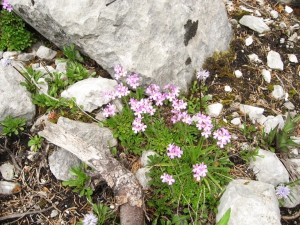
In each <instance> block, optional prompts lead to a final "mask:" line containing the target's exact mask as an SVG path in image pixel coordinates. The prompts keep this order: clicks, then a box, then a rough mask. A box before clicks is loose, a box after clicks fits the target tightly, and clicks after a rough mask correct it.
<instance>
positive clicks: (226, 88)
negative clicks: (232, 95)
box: [224, 85, 232, 92]
mask: <svg viewBox="0 0 300 225" xmlns="http://www.w3.org/2000/svg"><path fill="white" fill-rule="evenodd" d="M224 90H225V91H226V92H232V88H231V87H230V86H228V85H226V86H225V88H224Z"/></svg>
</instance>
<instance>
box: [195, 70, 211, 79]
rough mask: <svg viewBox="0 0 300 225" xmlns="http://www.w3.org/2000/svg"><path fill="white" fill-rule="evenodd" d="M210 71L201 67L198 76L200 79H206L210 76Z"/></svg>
mask: <svg viewBox="0 0 300 225" xmlns="http://www.w3.org/2000/svg"><path fill="white" fill-rule="evenodd" d="M209 75H210V74H209V72H208V71H207V70H204V69H201V70H200V71H198V72H197V74H196V77H197V79H198V80H200V81H205V80H206V79H207V78H208V77H209Z"/></svg>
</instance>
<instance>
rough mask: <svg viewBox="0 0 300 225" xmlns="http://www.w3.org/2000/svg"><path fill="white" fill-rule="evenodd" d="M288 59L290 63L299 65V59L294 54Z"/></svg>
mask: <svg viewBox="0 0 300 225" xmlns="http://www.w3.org/2000/svg"><path fill="white" fill-rule="evenodd" d="M288 57H289V61H290V62H293V63H298V59H297V56H296V55H294V54H288Z"/></svg>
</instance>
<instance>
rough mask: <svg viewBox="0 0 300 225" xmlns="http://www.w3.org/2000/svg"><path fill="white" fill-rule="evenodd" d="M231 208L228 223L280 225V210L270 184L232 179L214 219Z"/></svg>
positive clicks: (229, 224) (230, 224)
mask: <svg viewBox="0 0 300 225" xmlns="http://www.w3.org/2000/svg"><path fill="white" fill-rule="evenodd" d="M229 208H231V214H230V219H229V222H228V225H235V224H236V225H237V224H243V225H253V224H257V225H258V224H268V225H280V224H281V223H280V218H281V217H280V211H279V205H278V200H277V198H276V195H275V189H274V187H273V186H272V185H270V184H266V183H263V182H259V181H253V180H242V179H238V180H233V181H231V182H230V183H229V184H228V186H227V187H226V191H225V192H224V194H223V196H222V197H221V199H220V205H219V206H218V213H217V217H216V220H217V221H219V220H220V219H221V217H222V216H223V215H224V214H225V212H226V211H227V209H229Z"/></svg>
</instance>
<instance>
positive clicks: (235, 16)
mask: <svg viewBox="0 0 300 225" xmlns="http://www.w3.org/2000/svg"><path fill="white" fill-rule="evenodd" d="M245 15H250V12H247V11H244V10H241V11H237V12H235V13H234V14H232V15H231V16H232V18H233V19H236V20H240V19H242V17H243V16H245Z"/></svg>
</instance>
